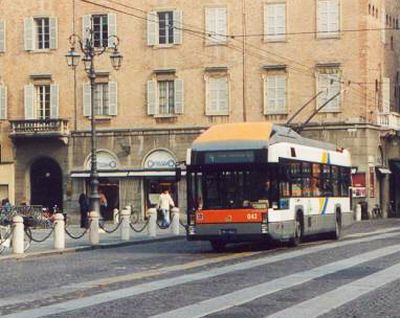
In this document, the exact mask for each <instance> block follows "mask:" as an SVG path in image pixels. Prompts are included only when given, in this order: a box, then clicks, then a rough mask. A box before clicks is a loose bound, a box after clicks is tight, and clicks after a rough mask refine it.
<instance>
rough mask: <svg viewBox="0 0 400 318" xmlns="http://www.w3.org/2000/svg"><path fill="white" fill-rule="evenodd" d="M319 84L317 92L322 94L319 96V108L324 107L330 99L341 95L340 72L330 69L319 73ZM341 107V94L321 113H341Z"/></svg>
mask: <svg viewBox="0 0 400 318" xmlns="http://www.w3.org/2000/svg"><path fill="white" fill-rule="evenodd" d="M317 81H318V83H317V86H318V87H317V90H318V92H322V93H321V94H320V95H319V96H318V100H317V101H318V102H317V106H318V108H319V107H321V106H322V105H324V104H325V103H326V102H327V101H328V100H329V99H331V98H332V97H333V96H335V95H337V94H338V93H340V89H341V78H340V73H339V70H337V69H333V70H330V69H329V68H328V69H326V70H321V71H320V72H319V73H318V80H317ZM340 107H341V94H339V95H338V96H336V97H335V98H334V99H333V100H331V101H330V102H329V103H328V104H326V105H325V106H324V107H323V108H322V109H321V112H340Z"/></svg>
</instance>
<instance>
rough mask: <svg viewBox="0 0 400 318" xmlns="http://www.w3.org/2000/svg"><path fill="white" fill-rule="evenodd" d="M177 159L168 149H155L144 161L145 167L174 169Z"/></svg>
mask: <svg viewBox="0 0 400 318" xmlns="http://www.w3.org/2000/svg"><path fill="white" fill-rule="evenodd" d="M175 166H176V161H175V159H174V157H172V155H171V154H170V153H169V152H167V151H162V150H161V151H154V152H152V153H151V154H150V155H149V156H148V157H147V158H146V161H145V162H144V168H145V169H174V168H175Z"/></svg>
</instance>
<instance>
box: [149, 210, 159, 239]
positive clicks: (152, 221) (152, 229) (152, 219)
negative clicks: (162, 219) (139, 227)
mask: <svg viewBox="0 0 400 318" xmlns="http://www.w3.org/2000/svg"><path fill="white" fill-rule="evenodd" d="M147 216H148V218H149V225H148V227H147V230H148V234H149V236H151V237H156V235H157V210H156V209H155V208H150V209H148V210H147Z"/></svg>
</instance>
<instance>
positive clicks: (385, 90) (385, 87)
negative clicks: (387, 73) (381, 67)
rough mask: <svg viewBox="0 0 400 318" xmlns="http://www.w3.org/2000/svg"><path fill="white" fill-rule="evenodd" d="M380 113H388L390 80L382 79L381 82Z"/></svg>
mask: <svg viewBox="0 0 400 318" xmlns="http://www.w3.org/2000/svg"><path fill="white" fill-rule="evenodd" d="M382 112H383V113H384V114H388V113H390V78H389V77H384V78H383V82H382Z"/></svg>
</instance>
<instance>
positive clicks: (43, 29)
mask: <svg viewBox="0 0 400 318" xmlns="http://www.w3.org/2000/svg"><path fill="white" fill-rule="evenodd" d="M35 24H36V30H37V32H36V35H37V44H36V47H37V48H38V49H39V50H42V49H49V48H50V22H49V18H35Z"/></svg>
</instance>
